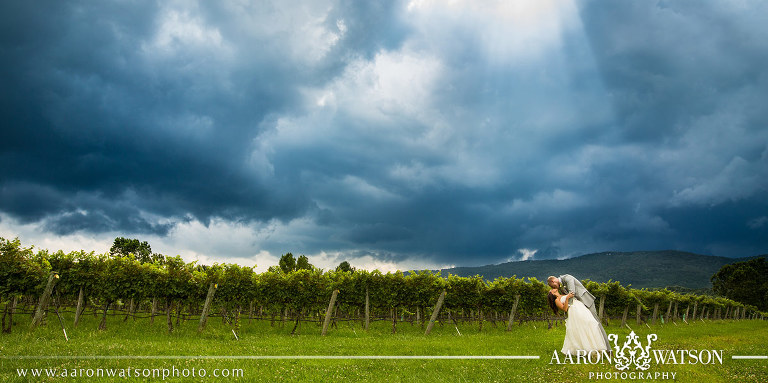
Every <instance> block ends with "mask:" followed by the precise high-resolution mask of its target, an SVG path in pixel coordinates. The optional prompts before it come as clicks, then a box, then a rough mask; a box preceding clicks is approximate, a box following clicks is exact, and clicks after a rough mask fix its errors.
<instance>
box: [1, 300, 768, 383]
mask: <svg viewBox="0 0 768 383" xmlns="http://www.w3.org/2000/svg"><path fill="white" fill-rule="evenodd" d="M17 319H18V324H17V326H16V327H14V329H13V333H12V334H3V335H2V336H0V381H10V382H13V381H121V382H125V381H162V379H161V378H157V379H151V378H149V379H148V378H143V377H138V378H136V377H134V378H128V379H125V378H106V377H101V378H97V377H92V378H89V377H87V372H88V370H89V369H90V370H92V373H93V374H96V373H97V369H104V370H103V371H106V369H117V370H115V371H117V372H119V371H120V370H124V371H125V370H131V373H133V372H135V370H137V369H138V370H139V372H140V375H141V373H143V372H146V373H150V372H151V371H149V370H151V369H168V370H169V371H172V369H173V368H174V367H175V368H176V369H177V370H179V371H180V372H181V371H183V370H184V369H186V370H187V372H189V371H190V369H195V370H196V371H199V370H200V369H205V370H206V372H207V374H208V376H207V377H206V378H205V379H201V378H199V377H198V378H192V377H188V378H183V377H181V378H167V379H166V381H248V382H251V381H265V382H273V381H291V382H292V381H331V382H333V381H336V382H346V381H367V382H443V381H451V382H464V381H466V382H518V381H520V382H552V381H558V382H573V381H590V372H592V373H595V372H604V373H605V372H611V371H617V370H615V368H614V367H613V366H612V365H608V364H605V365H555V364H550V360H551V357H552V353H553V351H554V350H559V349H560V347H561V346H562V342H563V337H564V334H565V328H564V327H563V326H562V325H560V326H556V327H553V328H552V329H551V330H548V329H547V326H546V323H542V322H536V323H525V324H523V325H522V326H518V325H515V326H514V329H513V330H512V331H510V332H506V331H505V329H504V327H503V325H502V324H499V326H498V327H494V326H493V325H492V324H491V323H490V322H486V323H485V324H484V327H483V331H482V332H478V326H477V323H472V324H470V323H461V324H460V326H459V331H461V333H462V335H461V336H459V335H458V333H457V331H456V329H455V328H454V326H453V325H452V324H448V323H445V324H444V325H442V326H441V325H436V326H435V329H434V331H433V332H432V334H430V335H428V336H425V335H424V332H423V330H422V329H421V327H420V326H419V325H411V324H410V323H408V322H401V323H398V326H397V334H391V322H386V321H381V322H374V323H373V325H372V328H371V329H370V330H369V331H368V332H366V331H364V330H362V329H361V325H360V323H359V322H339V323H338V327H337V328H333V329H331V331H330V332H329V334H328V335H327V336H325V337H323V336H320V327H319V326H318V325H317V324H316V323H308V322H305V323H302V324H301V326H300V327H299V333H298V334H297V335H290V332H291V329H292V328H293V323H292V322H287V323H285V324H284V325H281V324H280V322H277V323H276V324H275V326H274V327H272V326H270V323H269V321H253V322H251V323H249V321H248V320H247V319H245V320H243V324H242V327H241V329H240V332H239V335H240V340H235V338H234V336H233V334H232V332H231V327H229V326H228V325H226V324H223V323H222V321H221V319H220V318H211V319H210V321H209V324H208V327H207V329H206V330H205V332H204V333H203V334H201V335H199V334H197V322H196V321H188V322H183V321H182V323H181V325H180V326H179V327H178V328H177V329H176V330H175V331H174V333H173V334H168V333H167V330H166V327H165V317H158V318H156V320H155V323H154V324H153V325H151V326H150V324H149V320H148V319H139V320H137V321H133V320H130V319H129V320H128V321H127V322H123V321H122V318H121V317H110V318H109V320H108V324H107V330H106V331H98V330H96V328H97V325H98V320H97V319H96V318H94V317H93V315H91V314H90V313H89V314H88V315H86V316H85V317H84V321H83V322H81V324H80V326H79V327H78V328H76V329H74V328H71V323H72V315H71V314H65V315H64V322H65V325H67V327H68V328H67V332H68V335H69V338H70V340H69V342H67V341H65V340H64V335H63V333H62V331H61V328H60V327H59V322H58V319H57V318H56V316H55V315H50V316H49V317H48V318H47V324H46V325H45V326H43V327H41V328H37V329H35V330H29V329H28V328H27V326H26V324H27V323H28V321H27V319H28V317H27V316H19V317H17ZM633 323H634V322H633ZM630 326H632V327H633V329H634V330H635V331H636V332H637V334H638V335H640V337H641V339H645V335H647V334H649V333H656V334H657V335H658V340H657V341H656V342H654V344H653V345H652V347H653V348H654V349H698V350H702V349H722V350H724V358H723V363H722V365H720V364H714V365H701V364H697V365H674V366H657V365H655V364H652V365H651V368H650V370H649V372H654V371H666V372H675V373H676V380H677V381H682V382H694V381H696V382H699V381H706V382H707V383H713V382H736V381H738V382H768V360H732V359H731V356H732V355H768V321H762V322H761V321H713V322H702V321H698V322H694V323H692V324H690V325H686V324H682V323H680V324H678V325H675V324H671V323H668V324H665V325H660V324H659V325H656V326H651V328H648V327H647V326H646V325H641V326H635V325H633V324H630ZM606 331H607V332H608V333H616V334H618V335H619V336H620V338H619V339H622V340H623V339H624V337H625V336H626V335H627V334H628V333H629V330H628V329H626V328H624V329H622V328H619V326H618V325H617V323H615V322H614V323H612V324H611V325H609V326H608V327H607V328H606ZM199 355H206V356H211V355H218V356H251V355H535V356H539V357H540V358H539V359H537V360H536V359H534V360H466V359H464V360H460V359H447V360H428V359H408V360H381V359H375V360H370V359H363V360H357V359H356V360H350V359H332V360H327V359H311V360H305V359H281V360H263V359H259V360H254V359H194V358H179V359H176V358H171V359H136V358H133V359H131V358H123V357H125V356H199ZM19 356H112V357H115V358H114V359H87V358H76V359H60V358H52V359H19ZM23 368H27V369H32V368H48V369H52V368H56V369H57V373H58V374H59V375H61V372H62V371H63V370H65V369H66V370H67V371H70V375H71V371H74V372H75V373H77V374H83V375H86V376H85V377H77V378H72V377H66V378H64V377H61V376H59V377H55V378H54V377H37V378H32V377H31V376H32V370H28V371H27V377H19V376H18V371H17V369H23ZM144 369H147V371H144ZM215 369H219V370H218V373H219V374H223V373H224V372H223V371H224V370H227V371H228V372H230V373H232V369H242V377H239V378H232V377H229V378H215V377H213V376H211V375H212V374H213V373H214V372H213V371H214V370H215ZM42 373H43V375H45V374H46V373H45V372H42ZM594 381H621V379H611V380H594ZM630 381H631V380H630ZM644 381H647V380H644Z"/></svg>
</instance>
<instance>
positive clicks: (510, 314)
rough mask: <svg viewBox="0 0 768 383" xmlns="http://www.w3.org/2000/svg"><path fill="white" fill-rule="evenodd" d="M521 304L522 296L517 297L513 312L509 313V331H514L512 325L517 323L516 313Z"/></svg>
mask: <svg viewBox="0 0 768 383" xmlns="http://www.w3.org/2000/svg"><path fill="white" fill-rule="evenodd" d="M518 303H520V294H517V295H516V296H515V304H513V305H512V311H510V312H509V321H508V322H507V331H512V325H513V324H514V323H515V311H517V304H518Z"/></svg>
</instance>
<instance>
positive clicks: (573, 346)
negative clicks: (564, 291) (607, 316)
mask: <svg viewBox="0 0 768 383" xmlns="http://www.w3.org/2000/svg"><path fill="white" fill-rule="evenodd" d="M566 298H567V296H565V295H563V296H561V297H560V302H562V303H565V299H566ZM607 349H608V347H607V346H606V344H605V340H604V339H603V334H602V330H601V328H600V323H599V322H598V321H597V320H595V317H594V316H592V312H590V311H589V309H588V308H587V306H584V303H582V302H581V301H580V300H578V299H573V303H572V304H570V305H569V307H568V318H567V319H566V320H565V341H564V342H563V349H562V350H561V351H562V352H563V353H564V354H568V353H571V354H573V355H576V351H577V350H584V351H587V352H590V351H602V350H607Z"/></svg>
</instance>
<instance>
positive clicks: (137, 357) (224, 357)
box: [0, 355, 539, 359]
mask: <svg viewBox="0 0 768 383" xmlns="http://www.w3.org/2000/svg"><path fill="white" fill-rule="evenodd" d="M0 359H539V356H538V355H19V356H3V355H0Z"/></svg>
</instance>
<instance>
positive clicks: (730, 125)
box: [0, 0, 768, 270]
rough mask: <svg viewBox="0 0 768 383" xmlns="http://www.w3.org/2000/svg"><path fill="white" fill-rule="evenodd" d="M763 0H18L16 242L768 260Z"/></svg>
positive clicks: (446, 260)
mask: <svg viewBox="0 0 768 383" xmlns="http://www.w3.org/2000/svg"><path fill="white" fill-rule="evenodd" d="M767 17H768V4H766V3H765V2H763V1H748V0H747V1H738V2H730V1H729V2H725V1H707V2H701V1H658V2H655V1H654V2H651V1H634V2H614V1H610V2H609V1H569V0H557V1H555V0H553V1H544V0H535V1H514V2H506V1H463V0H457V1H428V0H413V1H381V2H379V1H370V2H369V1H343V0H338V1H336V0H333V1H326V0H312V1H292V0H289V1H286V0H281V1H275V2H268V1H253V2H251V1H234V0H233V1H215V2H214V1H197V2H196V1H159V2H151V1H137V2H134V1H96V2H94V1H35V2H30V1H18V0H9V1H3V2H1V3H0V83H1V84H2V87H1V88H0V116H2V125H1V127H0V132H1V134H2V137H0V236H3V237H5V238H13V237H17V236H18V237H19V238H20V239H21V240H22V243H24V244H27V245H32V244H34V245H36V246H37V247H38V248H49V249H52V250H55V249H65V250H76V249H85V250H94V251H97V252H105V251H107V250H108V249H109V246H110V245H111V242H112V240H113V239H114V238H115V237H116V236H126V237H135V238H140V239H142V240H147V241H149V242H150V244H151V245H152V247H153V250H155V251H156V252H162V253H165V254H170V255H175V254H181V255H182V256H183V257H184V258H185V259H187V260H194V259H197V260H199V261H201V262H203V263H212V262H238V263H241V264H247V265H253V264H257V266H258V268H259V269H264V268H266V267H268V266H270V265H273V264H276V263H277V258H278V257H279V256H280V255H281V254H283V253H286V252H293V253H294V254H306V255H308V256H309V258H310V262H313V263H314V264H316V265H318V266H321V267H325V268H329V267H333V266H335V265H337V264H338V263H339V262H341V261H342V260H348V261H350V263H352V265H353V266H358V267H363V268H370V269H372V268H374V267H378V268H380V269H383V270H389V269H398V268H399V269H404V270H405V269H412V268H423V267H430V268H434V267H445V266H450V265H462V266H468V265H483V264H490V263H500V262H505V261H508V260H519V259H551V258H566V257H571V256H575V255H580V254H585V253H589V252H599V251H632V250H660V249H677V250H684V251H691V252H697V253H702V254H711V255H719V256H729V257H738V256H752V255H757V254H762V253H766V252H768V198H766V196H767V195H768V194H767V192H768V108H767V107H766V102H767V100H768V44H766V41H768V26H767V24H766V23H765V20H766V18H767Z"/></svg>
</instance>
